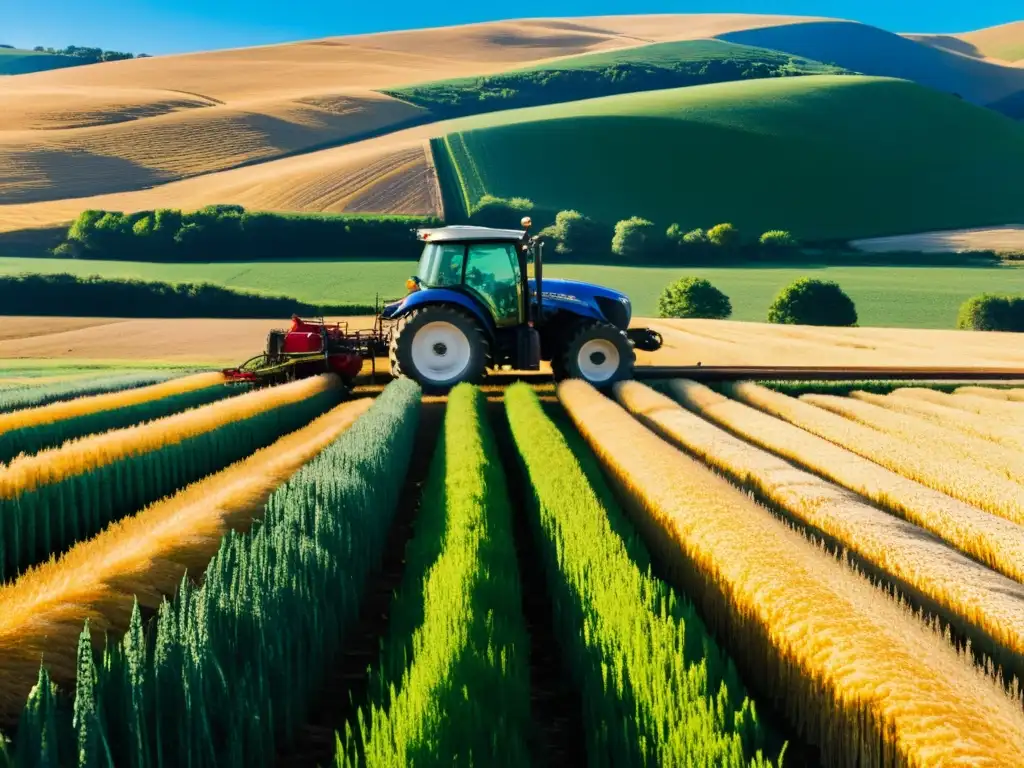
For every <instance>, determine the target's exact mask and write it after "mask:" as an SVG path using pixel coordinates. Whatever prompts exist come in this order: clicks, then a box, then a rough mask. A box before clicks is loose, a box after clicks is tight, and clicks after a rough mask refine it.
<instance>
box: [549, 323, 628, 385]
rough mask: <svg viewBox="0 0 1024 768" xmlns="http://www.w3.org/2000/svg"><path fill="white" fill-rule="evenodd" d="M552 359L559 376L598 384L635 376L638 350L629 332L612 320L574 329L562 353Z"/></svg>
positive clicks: (557, 376) (553, 367) (554, 369)
mask: <svg viewBox="0 0 1024 768" xmlns="http://www.w3.org/2000/svg"><path fill="white" fill-rule="evenodd" d="M555 362H556V361H555V360H554V359H553V360H552V361H551V370H552V372H553V373H554V374H555V378H556V379H583V380H584V381H586V382H587V383H589V384H592V385H593V386H595V387H598V388H604V387H609V386H611V385H612V384H614V383H615V382H617V381H622V380H624V379H631V378H633V364H634V363H635V362H636V353H635V352H634V351H633V345H632V344H630V343H629V339H628V338H626V334H625V333H623V332H622V331H620V330H619V329H618V328H616V327H615V326H614V325H610V324H609V323H584V324H581V325H579V326H577V327H576V328H574V329H573V331H572V333H571V335H570V336H569V337H568V341H567V342H566V344H565V347H564V348H563V350H562V351H561V354H559V355H558V357H557V363H558V364H557V365H556V364H555Z"/></svg>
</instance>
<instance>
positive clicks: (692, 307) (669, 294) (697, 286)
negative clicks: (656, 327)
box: [658, 277, 732, 319]
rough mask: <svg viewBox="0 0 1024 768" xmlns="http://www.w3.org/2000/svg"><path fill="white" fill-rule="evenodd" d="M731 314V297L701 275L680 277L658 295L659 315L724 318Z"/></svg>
mask: <svg viewBox="0 0 1024 768" xmlns="http://www.w3.org/2000/svg"><path fill="white" fill-rule="evenodd" d="M731 314H732V302H731V301H729V297H728V296H726V295H725V294H724V293H722V292H721V291H720V290H718V289H717V288H715V286H713V285H712V284H711V283H710V282H708V281H707V280H704V279H703V278H699V277H683V278H680V279H679V280H676V281H675V282H674V283H671V284H670V285H669V286H668V287H667V288H665V290H664V291H663V292H662V294H661V296H659V297H658V316H659V317H705V318H714V319H724V318H727V317H729V315H731Z"/></svg>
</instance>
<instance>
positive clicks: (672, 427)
mask: <svg viewBox="0 0 1024 768" xmlns="http://www.w3.org/2000/svg"><path fill="white" fill-rule="evenodd" d="M616 396H617V398H618V400H619V402H620V403H622V405H623V406H625V407H626V409H627V410H629V411H630V413H632V414H633V415H634V416H637V417H638V418H639V419H640V420H641V421H642V422H643V423H645V424H647V425H648V426H649V427H651V428H652V429H653V430H654V431H655V432H658V433H659V434H661V435H663V436H664V437H665V438H666V439H668V440H669V441H671V442H673V443H676V444H678V445H681V446H682V447H683V448H685V449H686V450H687V451H688V452H690V453H692V454H695V455H697V456H698V457H700V458H701V459H702V460H703V461H704V462H705V463H707V464H710V465H711V466H713V467H715V468H716V469H718V470H719V471H720V472H722V473H723V474H724V475H726V476H727V477H731V478H732V479H733V480H735V481H736V482H738V483H739V484H741V485H743V486H746V487H749V488H751V489H753V490H755V491H756V492H758V493H759V494H760V495H761V498H764V499H768V500H770V501H771V502H772V503H773V504H775V505H777V506H778V507H779V508H781V509H784V510H785V511H786V512H788V513H790V514H791V515H792V516H793V517H794V518H796V519H797V520H799V521H801V522H802V523H805V524H807V525H810V526H812V527H813V528H816V529H818V530H819V531H821V532H823V533H825V534H826V535H827V536H829V537H831V538H832V540H834V541H836V542H838V543H839V544H840V545H842V546H843V547H846V548H847V549H849V550H850V551H851V552H855V553H856V554H857V555H859V556H860V557H861V558H862V559H863V560H864V561H865V562H867V563H870V564H871V565H872V566H874V567H876V568H879V569H881V570H882V571H883V572H884V573H887V574H889V575H890V576H892V577H894V578H895V579H896V580H897V581H898V582H899V583H900V584H901V585H902V586H903V587H904V588H907V587H909V591H910V592H911V593H912V594H913V593H916V594H922V595H925V596H926V597H927V598H929V599H930V600H932V601H934V603H935V604H937V605H938V606H939V611H940V612H941V613H942V614H943V615H944V617H945V618H947V619H948V620H950V621H951V622H953V623H954V624H955V625H959V626H960V627H961V629H962V630H963V629H964V628H965V626H966V630H967V634H969V635H970V636H971V637H972V638H974V639H975V641H976V642H977V641H978V640H979V639H980V640H981V641H982V645H983V646H984V647H992V646H995V648H996V649H1003V650H1005V651H1009V655H1008V660H1009V661H1010V662H1011V663H1012V668H1013V669H1014V670H1015V671H1017V670H1019V669H1021V664H1022V662H1024V586H1022V585H1021V584H1018V583H1017V582H1014V581H1010V580H1009V579H1007V578H1006V577H1005V576H1003V575H1001V574H998V573H995V572H994V571H992V570H990V569H988V568H986V567H985V566H984V565H981V564H980V563H977V562H975V561H974V560H971V559H970V558H968V557H965V556H964V555H962V554H961V553H959V552H957V551H956V550H955V549H952V548H950V547H949V546H947V545H946V544H945V543H944V542H943V541H942V540H941V539H939V538H936V537H934V536H931V535H929V534H926V533H925V532H924V531H922V530H921V529H920V528H918V527H917V526H915V525H913V524H911V523H908V522H907V521H905V520H902V519H900V518H898V517H894V516H892V515H889V514H886V513H885V512H882V511H880V510H878V509H876V508H875V507H873V506H871V505H870V504H868V503H867V502H866V501H864V500H863V499H862V498H860V497H859V496H857V495H856V494H854V493H851V492H850V491H848V490H846V489H844V488H840V487H838V486H836V485H833V484H832V483H829V482H828V481H826V480H822V479H821V478H820V477H817V476H816V475H812V474H811V473H809V472H805V471H804V470H801V469H797V468H796V467H794V466H793V465H791V464H789V463H788V462H786V461H785V460H783V459H781V458H779V457H777V456H775V455H773V454H771V453H769V452H767V451H764V450H762V449H760V448H757V447H755V446H753V445H750V444H749V443H745V442H743V441H742V440H740V439H739V438H737V437H733V436H732V435H730V434H729V433H728V432H725V431H724V430H722V429H720V428H719V427H717V426H715V425H713V424H711V423H709V422H707V421H705V420H704V419H702V418H701V417H700V416H696V415H694V414H692V413H690V412H689V411H686V410H684V409H683V408H682V407H681V406H680V405H678V404H676V403H675V402H674V401H673V400H671V399H669V398H668V397H665V396H664V395H662V394H659V393H657V392H655V391H654V390H652V389H650V388H649V387H645V386H644V385H642V384H639V383H637V382H623V383H622V384H619V385H617V387H616ZM994 655H997V656H1000V657H1002V656H1005V655H1006V654H1005V653H1002V652H998V653H996V654H994Z"/></svg>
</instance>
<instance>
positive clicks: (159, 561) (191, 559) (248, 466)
mask: <svg viewBox="0 0 1024 768" xmlns="http://www.w3.org/2000/svg"><path fill="white" fill-rule="evenodd" d="M372 403H373V400H372V399H371V398H362V399H359V400H354V401H351V402H347V403H343V404H342V405H340V406H338V407H336V408H334V409H333V410H331V411H329V412H327V413H326V414H324V415H323V416H320V417H319V418H317V419H315V420H314V421H312V422H310V423H309V424H308V425H307V426H305V427H303V428H302V429H299V430H297V431H295V432H292V433H291V434H289V435H286V436H285V437H282V438H281V439H280V440H278V441H277V442H275V443H273V444H272V445H269V446H267V447H266V448H263V449H261V450H259V451H257V452H256V453H254V454H253V455H252V456H250V457H248V458H246V459H244V460H242V461H239V462H236V463H235V464H232V465H231V466H230V467H228V468H227V469H225V470H223V471H221V472H218V473H216V474H214V475H210V476H209V477H207V478H204V479H203V480H200V481H199V482H196V483H193V484H192V485H190V486H188V487H186V488H185V489H183V490H181V491H179V492H178V493H177V494H175V495H174V496H171V497H170V498H168V499H164V500H162V501H159V502H157V503H155V504H152V505H150V506H149V507H147V508H145V509H143V510H142V511H141V512H139V513H137V514H135V515H133V516H131V517H128V518H124V519H122V520H120V521H118V522H116V523H113V524H112V525H111V526H109V527H108V528H107V529H105V530H104V531H103V532H102V533H101V534H99V535H98V536H96V537H94V538H92V539H90V540H88V541H84V542H81V543H79V544H77V545H76V546H74V547H73V548H72V549H70V550H69V551H68V552H67V553H66V554H64V555H63V556H61V557H60V558H59V559H54V558H51V559H50V560H49V561H48V562H46V563H43V564H41V565H38V566H35V567H34V568H32V569H30V570H28V571H26V572H25V573H24V574H22V575H21V576H20V577H19V578H18V579H17V580H15V581H13V582H11V583H9V584H8V585H6V586H4V587H2V588H0V697H2V698H0V717H4V716H8V715H10V714H11V713H12V712H15V711H16V710H17V708H19V707H20V706H21V705H23V704H24V699H25V695H27V693H28V691H29V689H30V688H31V686H32V683H33V681H34V678H35V676H36V675H37V674H38V668H39V659H40V655H41V654H45V659H46V664H47V667H48V668H49V671H50V674H51V675H52V676H53V677H54V679H55V680H60V681H70V682H73V681H74V669H75V647H76V643H77V638H78V635H79V634H80V633H81V631H82V624H83V622H84V621H85V620H86V619H88V620H89V624H90V626H91V627H93V628H95V629H98V630H99V631H100V632H101V633H102V632H105V631H113V632H123V631H125V630H126V629H127V627H128V621H129V619H130V618H131V612H132V606H133V602H134V600H135V598H138V601H139V604H140V605H142V606H143V607H148V608H153V609H155V608H157V607H159V604H160V600H161V599H162V597H163V596H164V595H167V594H173V592H174V589H175V587H176V586H177V585H178V584H179V583H180V582H181V579H182V576H183V575H184V574H185V573H186V571H187V572H188V573H190V574H193V575H195V574H201V573H202V572H203V570H204V569H205V567H206V564H207V563H208V562H209V561H210V559H211V558H212V557H213V556H214V555H215V554H216V553H217V549H218V547H219V546H220V540H221V537H222V536H223V535H224V534H225V533H226V532H227V531H228V530H231V529H234V530H240V529H245V528H247V527H248V526H249V524H250V523H251V522H252V521H253V520H254V519H255V518H256V517H257V516H258V515H260V514H261V512H262V509H263V505H264V504H265V503H266V501H267V499H268V498H269V496H270V494H271V493H272V492H273V491H274V489H275V488H276V487H277V486H279V485H280V484H281V483H283V482H284V481H285V480H287V479H288V478H289V477H290V476H291V475H293V474H294V473H295V472H296V471H298V469H299V468H300V467H301V466H302V465H303V464H305V463H307V462H308V461H309V460H310V459H312V458H313V457H314V456H315V455H316V454H317V453H319V452H320V451H321V450H323V449H324V448H325V447H326V446H327V445H328V444H329V443H330V442H332V441H333V440H335V439H336V438H337V437H338V435H340V434H341V433H342V432H343V431H345V430H346V429H348V428H349V427H350V426H351V425H352V423H353V422H354V421H355V420H356V419H357V418H358V417H359V416H360V415H362V414H363V413H364V412H365V411H366V409H367V408H368V407H369V406H370V405H371V404H372Z"/></svg>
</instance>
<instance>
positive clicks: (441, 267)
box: [381, 218, 661, 393]
mask: <svg viewBox="0 0 1024 768" xmlns="http://www.w3.org/2000/svg"><path fill="white" fill-rule="evenodd" d="M521 223H522V226H523V229H494V228H490V227H476V226H447V227H441V228H437V229H420V230H417V237H418V239H420V240H422V241H423V253H422V255H421V256H420V263H419V271H418V273H417V274H416V275H415V276H414V277H411V278H410V279H409V280H408V281H407V283H406V287H407V289H408V291H409V293H408V295H406V296H405V298H403V299H401V300H400V301H396V302H394V303H391V304H388V305H387V306H386V307H384V309H383V311H382V312H381V320H383V321H387V322H389V323H390V324H392V332H391V334H390V342H389V357H390V362H391V371H392V374H393V375H394V376H396V377H406V378H410V379H414V380H415V381H416V382H418V383H419V384H420V386H422V387H423V389H424V391H425V392H428V393H444V392H447V391H448V390H449V389H451V387H453V386H454V385H456V384H458V383H459V382H462V381H470V382H478V381H480V380H481V379H482V378H483V377H484V376H485V375H486V372H487V370H488V369H500V368H507V369H513V370H519V371H536V370H539V369H540V362H541V360H547V361H550V363H551V369H552V372H553V374H554V377H555V379H556V380H559V379H565V378H579V379H584V380H586V381H588V382H590V383H591V384H593V385H594V386H596V387H600V388H605V387H607V386H610V385H611V384H613V383H614V382H616V381H620V380H622V379H628V378H632V376H633V366H634V362H635V360H636V354H635V351H634V350H635V349H641V350H645V351H654V350H656V349H658V348H659V347H660V346H661V336H660V335H659V334H658V333H657V332H655V331H653V330H650V329H647V328H630V327H629V322H630V319H631V315H632V306H631V304H630V301H629V298H628V297H627V296H626V295H624V294H622V293H620V292H619V291H614V290H612V289H610V288H604V287H602V286H599V285H592V284H590V283H583V282H577V281H573V280H544V279H543V270H544V267H543V256H542V251H543V243H542V242H541V240H540V238H539V236H532V237H531V236H530V235H529V228H530V219H529V218H524V219H523V220H522V222H521ZM531 264H532V266H533V273H534V274H533V277H530V275H529V271H530V270H529V267H530V265H531Z"/></svg>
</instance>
